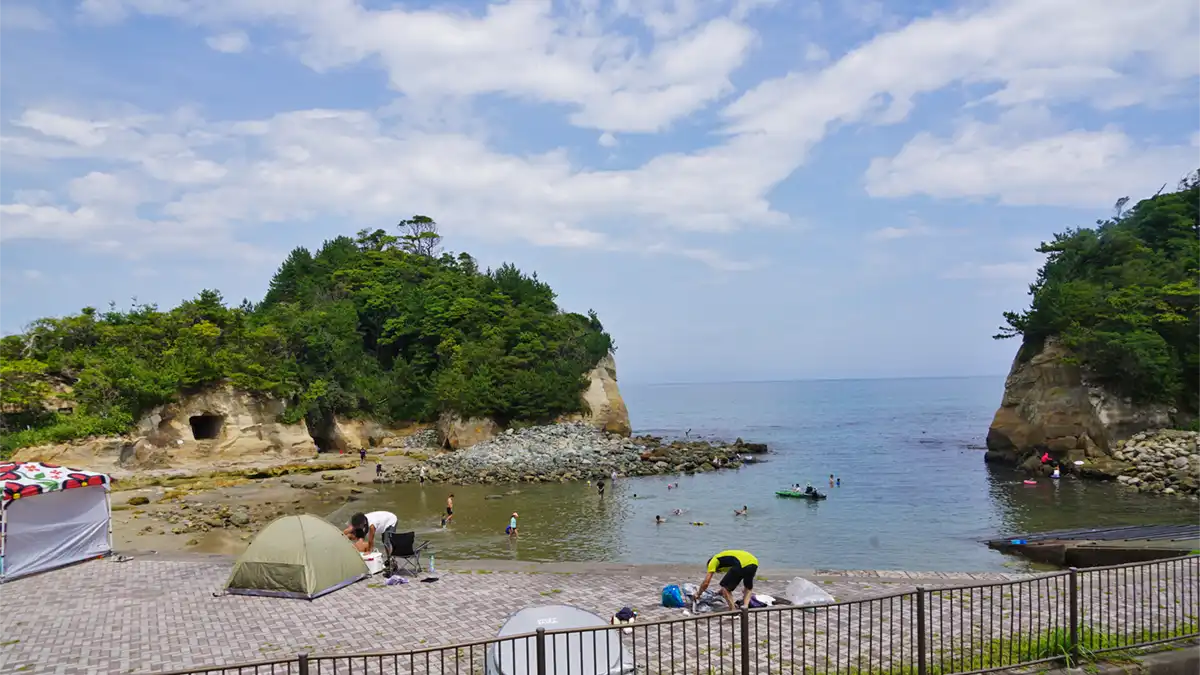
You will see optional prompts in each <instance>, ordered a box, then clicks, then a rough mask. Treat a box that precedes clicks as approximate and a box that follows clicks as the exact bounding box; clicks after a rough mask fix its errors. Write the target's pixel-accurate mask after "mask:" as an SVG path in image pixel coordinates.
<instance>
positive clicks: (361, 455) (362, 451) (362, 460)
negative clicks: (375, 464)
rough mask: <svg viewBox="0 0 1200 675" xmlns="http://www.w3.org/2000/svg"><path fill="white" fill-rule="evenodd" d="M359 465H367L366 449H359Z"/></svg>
mask: <svg viewBox="0 0 1200 675" xmlns="http://www.w3.org/2000/svg"><path fill="white" fill-rule="evenodd" d="M358 463H359V464H366V463H367V449H366V448H359V449H358Z"/></svg>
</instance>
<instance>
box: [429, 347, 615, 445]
mask: <svg viewBox="0 0 1200 675" xmlns="http://www.w3.org/2000/svg"><path fill="white" fill-rule="evenodd" d="M582 397H583V403H584V412H582V413H579V414H575V415H564V416H562V417H561V418H560V419H559V420H558V421H559V422H584V423H586V424H589V425H591V426H593V427H596V428H597V429H600V430H603V431H607V432H609V433H612V434H618V435H621V436H628V435H629V434H630V433H631V432H632V428H631V427H630V425H629V409H628V408H626V407H625V400H624V399H623V398H621V390H620V389H618V388H617V364H616V361H615V360H614V359H613V356H612V354H609V355H608V356H605V357H604V358H602V359H600V361H599V362H598V363H597V364H596V367H594V368H592V369H591V370H590V371H589V372H588V386H587V388H586V389H584V390H583V394H582ZM437 429H438V440H439V443H440V445H441V446H442V447H446V448H451V449H455V450H457V449H459V448H468V447H470V446H472V445H475V444H477V443H482V442H484V441H487V440H490V439H492V438H494V437H495V436H496V435H497V434H499V433H500V432H501V431H502V429H501V428H500V426H499V425H498V424H496V422H495V421H493V420H490V419H486V418H478V417H471V418H465V419H464V418H462V417H460V416H458V415H453V414H444V415H442V417H441V418H440V419H439V420H438V426H437Z"/></svg>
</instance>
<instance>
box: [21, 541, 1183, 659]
mask: <svg viewBox="0 0 1200 675" xmlns="http://www.w3.org/2000/svg"><path fill="white" fill-rule="evenodd" d="M455 567H456V569H454V570H451V571H447V570H439V577H440V579H439V581H437V582H436V583H410V584H407V585H398V586H385V585H382V584H381V581H382V579H379V578H378V577H376V578H373V579H371V580H369V581H364V582H360V583H357V584H354V585H353V586H350V587H348V588H346V589H343V590H340V591H337V592H335V593H332V594H330V595H328V596H325V597H322V598H319V599H317V600H315V601H313V602H307V601H302V600H283V599H273V598H255V597H244V596H224V595H222V596H214V592H218V591H219V590H220V589H221V586H222V584H223V582H224V581H225V579H226V577H227V575H228V573H229V569H230V562H229V561H227V560H168V559H140V558H138V559H134V560H132V561H129V562H124V563H118V562H112V561H109V560H102V561H95V562H90V563H86V564H83V565H78V566H74V567H70V568H66V569H64V570H59V571H56V572H51V573H48V574H44V575H39V576H35V577H30V578H26V579H20V580H17V581H14V582H10V583H8V584H5V585H4V586H0V604H3V607H4V611H3V612H0V672H2V673H9V672H21V673H59V674H76V673H151V672H161V671H166V670H173V669H182V668H189V667H199V666H209V665H211V666H217V665H225V664H234V663H241V662H247V661H263V660H271V659H284V658H289V657H292V656H293V655H295V654H296V653H297V652H310V653H313V654H321V655H349V654H355V653H362V652H382V651H389V652H390V651H400V650H406V649H414V648H422V647H432V646H437V645H444V644H452V643H462V642H466V641H473V640H485V639H488V638H492V637H494V636H495V635H496V632H497V631H498V629H499V628H500V626H501V624H502V623H503V622H504V620H505V618H506V617H508V616H509V615H510V614H512V613H513V612H515V611H517V610H519V609H522V608H524V607H528V606H534V605H539V604H555V603H564V604H571V605H577V606H580V607H583V608H585V609H589V610H592V611H594V612H596V613H597V614H600V615H601V616H605V617H608V616H610V615H611V614H613V613H614V612H616V610H618V609H619V608H620V607H621V606H623V605H629V606H632V607H635V608H636V609H638V610H639V611H640V612H641V615H640V617H639V623H644V622H647V621H654V620H658V619H683V618H684V616H683V612H682V610H678V609H675V610H672V609H666V608H663V607H661V606H659V599H660V594H661V589H662V587H663V586H664V585H666V584H669V583H682V582H687V581H692V582H698V581H699V579H700V574H699V573H698V572H697V570H696V569H692V568H689V567H669V566H644V567H637V566H619V565H612V566H606V565H571V564H563V565H533V564H523V563H504V562H495V563H492V562H479V563H458V564H456V566H455ZM1154 569H1155V571H1154V572H1151V573H1147V572H1145V571H1142V570H1137V571H1135V572H1125V571H1124V570H1114V571H1113V572H1112V573H1109V574H1107V575H1106V576H1101V575H1099V574H1094V575H1090V576H1081V577H1080V579H1081V582H1080V584H1081V585H1080V588H1079V597H1081V598H1082V601H1081V607H1080V615H1081V617H1082V620H1083V622H1084V624H1085V629H1088V630H1085V631H1084V636H1083V637H1084V638H1085V639H1097V640H1099V639H1100V638H1094V637H1093V634H1095V635H1101V634H1103V635H1104V636H1111V635H1115V634H1129V635H1133V634H1135V633H1137V634H1139V635H1142V636H1143V637H1144V636H1145V635H1148V634H1149V633H1153V632H1155V631H1159V632H1161V631H1163V630H1179V629H1181V628H1187V627H1188V626H1194V624H1195V622H1196V614H1197V602H1198V601H1200V590H1198V589H1200V562H1198V561H1197V559H1195V558H1192V559H1189V560H1187V561H1182V562H1178V563H1175V564H1172V565H1168V566H1166V567H1159V568H1154ZM795 575H802V576H805V577H806V578H808V579H810V580H813V581H815V582H817V583H818V584H819V585H821V587H822V588H823V589H825V590H826V591H827V592H829V593H830V594H832V595H833V596H834V598H835V599H836V600H838V601H839V602H845V601H854V600H863V599H867V598H873V597H879V596H892V597H887V598H884V599H880V600H876V601H873V602H869V603H862V604H848V605H835V606H833V607H830V608H822V609H817V610H805V611H795V610H789V611H783V612H752V613H751V614H750V626H751V634H750V639H751V641H752V644H754V645H756V649H755V650H754V653H755V657H754V667H755V669H756V672H762V673H780V672H792V671H793V670H797V671H798V670H800V668H801V667H802V666H807V667H808V668H816V669H818V670H829V671H830V672H833V671H835V670H837V671H839V672H847V673H851V672H865V671H867V670H890V669H895V668H898V667H900V666H901V664H911V663H914V662H915V661H913V660H912V659H913V658H914V651H915V638H914V634H915V628H914V623H913V620H914V617H915V612H914V609H915V601H914V598H915V596H914V595H912V594H911V593H910V594H907V595H898V596H897V595H896V594H904V593H908V592H910V591H912V590H913V589H914V588H915V587H916V586H917V585H922V586H925V587H927V588H945V587H951V586H964V585H977V584H996V583H1005V582H1010V581H1016V580H1023V579H1029V578H1030V577H1027V576H1025V575H1019V574H994V573H989V574H944V573H929V574H919V573H905V572H865V571H857V572H833V571H820V570H818V571H813V570H808V571H786V570H780V571H776V572H775V573H772V571H771V570H763V572H762V579H761V581H760V583H759V584H758V585H757V586H756V591H759V592H764V593H768V594H773V595H776V596H782V595H783V590H784V587H785V586H786V584H787V582H788V581H789V580H790V579H791V578H792V576H795ZM1067 584H1068V580H1067V577H1066V576H1058V577H1053V578H1050V579H1044V580H1041V581H1039V582H1036V583H1035V582H1029V583H1023V584H1021V585H1017V586H1000V587H994V588H993V587H986V586H981V587H977V588H974V589H970V590H962V591H952V590H941V591H938V592H935V593H931V594H929V595H927V596H926V598H927V600H926V602H927V607H926V611H927V616H928V617H929V623H928V625H929V643H928V644H927V652H928V653H929V654H930V658H931V659H941V661H940V662H944V663H943V670H944V671H945V672H952V671H960V672H961V671H964V670H970V669H971V668H968V667H966V666H967V665H969V664H968V663H967V662H966V660H965V659H967V658H969V657H968V656H966V654H967V653H974V652H978V651H979V650H985V651H987V650H990V651H992V652H994V651H996V649H997V646H996V644H995V643H996V640H997V639H1002V640H1008V639H1009V638H1007V637H1004V636H1011V635H1029V636H1033V635H1037V634H1040V633H1044V632H1046V631H1047V630H1050V629H1053V628H1055V627H1065V626H1066V625H1067V624H1068V622H1067V620H1066V612H1067V607H1068V595H1067ZM1134 607H1136V608H1138V609H1137V610H1134V611H1130V608H1134ZM739 628H740V625H739V622H738V619H737V617H736V616H734V617H728V616H726V617H708V618H705V619H704V620H703V621H700V622H688V623H674V624H668V625H650V626H640V627H637V628H635V630H634V631H633V633H632V634H625V635H623V637H622V641H623V644H624V645H625V648H627V649H630V650H631V651H632V652H633V654H634V655H635V658H636V660H637V662H638V665H639V668H640V670H639V672H648V673H672V672H700V673H703V672H712V673H716V672H732V667H733V660H734V658H735V651H736V650H735V649H734V646H735V645H736V644H738V643H739V641H740V634H739ZM1193 630H1194V629H1193ZM588 639H589V640H590V639H591V638H590V637H589V638H588ZM1104 639H1110V638H1109V637H1105V638H1104ZM573 644H575V646H576V648H577V647H578V646H579V644H580V641H579V639H578V638H576V640H575V643H573ZM1098 644H1099V643H1097V645H1098ZM1106 644H1107V643H1106ZM1004 646H1005V645H1004V644H1001V645H1000V649H1001V650H1003V648H1004ZM1008 648H1009V649H1010V651H1011V649H1012V646H1011V645H1009V646H1008ZM685 655H686V658H685ZM460 657H463V658H467V659H468V660H467V661H462V662H460V663H459V664H458V665H457V668H456V666H455V665H450V664H447V665H446V666H445V667H444V670H443V667H442V666H441V665H439V663H440V662H439V661H438V657H437V656H432V657H431V661H430V662H429V663H425V662H423V661H420V659H417V660H413V661H410V660H407V659H405V660H403V661H399V660H383V659H379V660H357V661H352V660H348V659H341V660H339V661H336V662H334V661H325V662H315V663H314V667H313V672H320V673H326V672H339V673H347V672H353V673H375V672H389V673H390V672H437V673H442V672H462V673H472V672H482V661H483V651H482V649H480V648H476V649H475V650H470V654H465V653H460ZM673 659H674V660H673ZM955 659H958V661H957V662H955ZM685 661H686V662H687V663H688V665H687V666H686V671H685V670H684V666H683V665H682V664H683V663H684V662H685ZM334 666H337V670H336V671H334V670H333V667H334ZM698 667H699V670H697V668H698ZM277 672H288V671H286V670H284V671H277ZM291 672H293V673H294V672H296V671H294V670H293V671H291ZM752 672H754V671H752Z"/></svg>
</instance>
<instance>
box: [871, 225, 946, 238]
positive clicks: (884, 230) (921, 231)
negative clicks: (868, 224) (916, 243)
mask: <svg viewBox="0 0 1200 675" xmlns="http://www.w3.org/2000/svg"><path fill="white" fill-rule="evenodd" d="M933 232H934V231H933V229H932V228H930V227H928V226H926V225H922V224H921V223H914V224H912V225H909V226H908V227H894V226H893V227H881V228H879V229H877V230H872V231H870V232H868V233H867V239H869V240H871V241H894V240H896V239H908V238H911V237H927V236H930V235H932V234H933Z"/></svg>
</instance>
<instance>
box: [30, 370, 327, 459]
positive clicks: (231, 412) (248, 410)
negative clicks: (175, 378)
mask: <svg viewBox="0 0 1200 675" xmlns="http://www.w3.org/2000/svg"><path fill="white" fill-rule="evenodd" d="M284 407H285V404H284V402H283V401H278V400H261V399H258V398H255V397H253V396H250V395H249V394H246V393H244V392H239V391H235V390H232V389H228V388H223V389H216V390H213V391H207V392H202V393H199V394H194V395H191V396H185V397H183V398H181V399H180V400H179V401H178V402H176V403H170V404H167V405H164V406H159V407H157V408H154V409H153V410H151V411H150V412H149V413H148V414H146V415H145V416H143V417H142V419H141V420H140V421H139V422H138V425H137V428H136V429H135V430H134V431H133V432H132V433H131V434H130V435H129V437H126V438H100V439H86V440H80V441H75V442H71V443H62V444H58V445H51V446H44V445H43V446H37V447H32V448H23V449H21V450H18V451H17V453H16V454H15V455H14V457H15V458H16V459H18V460H32V459H37V460H42V461H49V462H55V463H62V464H69V465H72V466H80V467H85V468H88V469H94V470H101V471H112V470H114V469H129V470H137V469H169V468H190V467H195V466H201V465H203V466H208V467H219V466H234V465H238V464H245V463H266V462H271V461H275V460H280V461H284V460H292V459H300V458H309V457H312V456H314V455H315V454H316V452H317V446H316V444H315V443H314V441H313V437H312V436H311V435H310V434H309V431H308V428H307V427H306V426H305V424H304V422H300V423H297V424H283V423H281V422H279V416H280V414H281V413H282V412H283V410H284Z"/></svg>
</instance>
